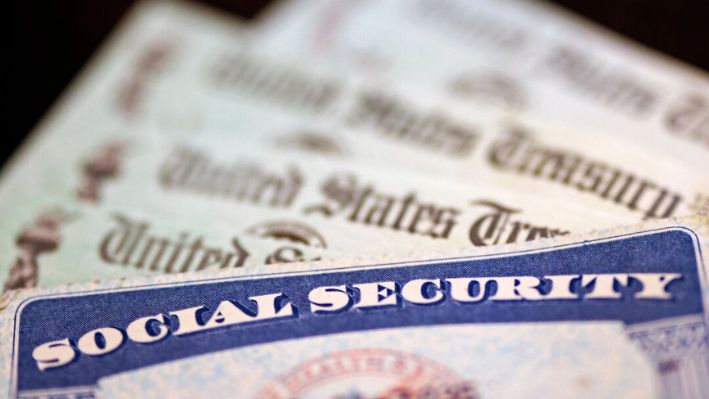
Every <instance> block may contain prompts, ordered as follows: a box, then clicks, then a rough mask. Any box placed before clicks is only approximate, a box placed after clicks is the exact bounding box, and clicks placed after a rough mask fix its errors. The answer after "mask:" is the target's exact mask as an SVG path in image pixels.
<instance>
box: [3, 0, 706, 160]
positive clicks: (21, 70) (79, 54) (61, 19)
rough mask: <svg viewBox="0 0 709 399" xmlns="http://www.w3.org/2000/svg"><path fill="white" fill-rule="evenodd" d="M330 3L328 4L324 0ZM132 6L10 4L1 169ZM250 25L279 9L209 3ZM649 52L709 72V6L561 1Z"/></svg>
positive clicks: (59, 0) (110, 0) (84, 1)
mask: <svg viewBox="0 0 709 399" xmlns="http://www.w3.org/2000/svg"><path fill="white" fill-rule="evenodd" d="M324 1H325V0H324ZM133 2H134V1H132V0H43V1H31V0H30V1H23V0H12V1H10V51H9V54H7V55H6V57H5V62H6V63H8V64H10V72H9V74H7V75H6V78H7V79H8V80H9V83H10V84H9V87H10V89H9V93H8V94H9V95H7V96H6V99H7V100H6V101H8V103H7V105H6V106H5V107H6V109H7V110H9V112H7V113H6V115H7V118H8V119H9V121H10V123H9V125H10V126H9V129H8V130H9V131H6V133H5V134H4V143H3V146H2V150H1V151H0V164H2V163H4V161H5V160H6V158H7V157H8V156H9V155H10V154H11V153H12V151H13V150H14V149H15V148H16V147H17V145H18V144H19V143H20V142H21V141H22V139H23V138H24V137H25V136H26V135H27V133H29V131H30V130H31V129H32V127H33V126H34V125H35V123H37V122H38V120H39V118H41V116H42V115H43V114H44V113H45V112H46V111H47V109H48V108H49V107H50V105H51V104H52V103H53V102H54V101H55V100H56V99H57V97H58V96H59V94H60V93H61V91H62V90H63V89H64V87H65V86H66V85H67V84H68V83H69V81H70V80H71V79H72V77H74V75H76V73H77V72H78V71H79V69H80V68H81V66H82V65H83V64H84V63H85V62H86V60H87V59H88V58H89V57H90V56H91V54H92V52H93V51H94V50H95V49H96V48H97V47H98V46H99V44H100V43H101V42H102V41H103V39H104V38H105V37H106V36H107V35H108V33H109V32H110V31H111V28H113V26H114V25H115V24H116V22H117V21H118V20H119V18H120V17H121V16H122V15H123V14H124V13H125V11H126V10H127V9H128V8H129V7H130V5H131V4H132V3H133ZM201 2H202V3H207V4H211V5H213V6H216V7H218V8H221V9H223V10H225V11H228V12H231V13H234V14H237V15H240V16H242V17H245V18H251V17H253V16H255V15H257V14H258V12H259V11H261V10H263V9H264V8H266V6H268V5H269V4H271V3H275V2H276V1H269V0H232V1H229V0H203V1H201ZM554 2H555V3H558V4H561V5H563V6H564V7H566V8H568V9H571V10H573V11H575V12H577V13H579V14H582V15H584V16H586V17H588V18H590V19H592V20H595V21H596V22H598V23H600V24H602V25H605V26H607V27H609V28H611V29H613V30H615V31H617V32H620V33H622V34H624V35H626V36H628V37H630V38H633V39H635V40H636V41H638V42H641V43H643V44H645V45H646V46H649V47H652V48H655V49H656V50H659V51H661V52H664V53H666V54H669V55H672V56H674V57H676V58H679V59H681V60H683V61H685V62H686V63H689V64H693V65H695V66H697V67H699V68H701V69H704V70H705V71H709V1H706V0H703V1H673V0H555V1H554Z"/></svg>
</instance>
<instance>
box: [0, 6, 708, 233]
mask: <svg viewBox="0 0 709 399" xmlns="http://www.w3.org/2000/svg"><path fill="white" fill-rule="evenodd" d="M184 8H185V6H184V5H179V3H178V4H177V5H176V4H175V3H148V4H144V5H142V6H140V7H139V8H138V9H137V10H135V11H134V13H133V14H132V15H133V16H132V17H131V18H130V19H129V20H128V22H127V23H126V24H124V26H123V28H122V29H120V30H119V33H118V34H117V35H116V36H115V37H114V38H113V39H112V40H111V41H110V42H109V45H108V46H107V47H106V48H105V49H104V50H103V51H102V52H101V54H100V55H99V57H98V58H97V59H96V60H95V61H94V62H93V63H92V64H91V65H90V66H89V68H88V69H87V70H86V71H85V72H84V73H82V76H81V78H80V79H79V81H78V82H77V83H76V84H75V85H74V86H73V87H72V90H71V91H70V92H69V93H68V94H67V95H66V96H65V97H64V99H63V100H62V101H61V102H60V104H59V105H58V106H57V107H55V109H54V111H53V112H52V114H50V116H49V117H48V118H46V119H45V120H44V121H43V123H42V124H41V126H40V128H39V129H38V130H37V131H36V132H35V134H34V135H33V137H32V140H30V142H29V143H28V144H27V145H25V147H24V148H23V151H21V152H20V153H19V154H18V155H17V156H16V157H15V159H13V162H12V163H11V164H10V165H9V167H8V168H6V173H5V176H4V179H3V183H2V185H0V201H2V202H3V203H8V201H9V200H8V198H14V200H18V199H20V198H24V199H25V201H27V203H28V204H31V203H32V202H31V201H32V198H36V197H34V195H36V194H37V192H36V191H31V193H32V195H33V196H23V195H22V194H20V192H21V191H22V190H20V188H22V187H24V188H27V187H26V186H27V185H26V184H25V182H26V181H33V182H37V185H38V186H39V187H42V189H47V190H52V189H57V188H59V189H62V187H63V186H64V185H65V179H64V178H62V176H64V175H66V173H67V171H68V169H67V168H68V167H69V165H73V164H74V163H73V162H74V161H73V159H75V158H73V157H74V154H77V152H82V153H85V152H88V151H90V149H89V148H88V147H92V148H94V150H96V149H97V148H99V147H101V146H104V145H105V146H108V147H111V146H110V145H109V144H108V142H109V141H110V140H115V139H116V137H118V138H119V140H118V141H120V139H127V138H130V137H134V138H135V140H137V141H140V140H151V139H152V136H155V134H151V133H148V132H161V133H162V136H166V137H167V136H169V137H172V139H174V140H179V139H182V138H192V139H199V140H200V142H205V143H206V142H209V143H211V144H215V145H218V146H223V147H227V148H231V147H234V148H236V147H238V148H248V147H251V146H254V145H256V146H258V147H264V146H271V147H277V148H280V149H284V148H285V149H286V150H293V149H307V150H309V151H311V152H313V151H315V152H325V153H327V154H330V155H333V156H342V157H350V158H351V159H352V160H353V161H355V162H367V163H374V164H376V163H380V164H382V165H384V164H388V165H399V166H403V167H404V168H406V169H411V170H412V171H415V172H419V173H420V172H431V173H435V174H436V175H441V174H445V175H450V176H452V177H455V176H462V177H464V178H465V180H464V183H465V184H469V185H478V184H479V183H480V182H481V181H494V182H495V183H498V184H501V185H508V186H510V187H514V189H515V190H517V191H519V192H543V193H545V195H546V196H547V197H549V198H552V199H555V200H559V201H561V202H563V203H564V204H567V203H569V202H573V203H576V204H577V205H578V206H579V207H581V206H584V207H587V208H589V209H596V210H602V209H607V208H614V209H615V210H616V211H617V212H619V214H622V215H623V216H626V215H632V216H633V217H635V218H637V219H636V220H638V219H641V218H653V217H668V216H673V215H678V214H687V213H693V212H695V211H696V210H697V209H700V208H701V206H702V204H703V203H704V202H706V195H704V194H702V193H703V192H705V191H706V188H705V186H706V179H704V178H703V177H704V176H703V175H702V174H701V172H697V171H696V170H693V169H688V168H685V167H684V166H683V165H679V164H678V163H676V162H674V160H668V159H666V158H665V157H663V156H661V155H660V154H656V153H653V152H649V151H642V150H641V149H636V148H635V147H634V146H633V145H632V144H631V143H625V142H621V141H618V140H612V141H611V140H610V139H608V140H606V139H605V137H606V136H604V135H598V136H594V137H593V138H586V139H583V138H582V136H580V135H578V134H576V135H574V132H573V130H559V131H556V133H552V131H551V130H550V129H546V127H544V128H542V127H540V128H539V129H537V128H534V129H532V131H531V132H530V131H529V129H530V128H529V127H527V128H524V129H523V128H520V127H519V126H518V125H517V124H513V127H510V126H507V125H506V126H504V127H500V126H497V125H495V124H494V123H495V122H494V121H493V119H494V118H491V117H489V114H486V113H478V112H473V111H466V110H465V109H462V110H461V111H460V112H455V115H453V116H451V115H448V114H447V113H446V112H445V111H443V109H445V110H447V109H448V108H450V109H451V110H452V109H454V108H455V104H451V103H449V102H444V103H440V104H439V105H436V104H437V103H438V101H437V100H436V99H435V98H434V96H431V95H429V94H428V93H426V92H415V91H413V89H411V90H410V91H407V92H401V93H399V92H398V91H397V90H395V88H394V87H390V86H393V83H389V84H386V85H385V84H381V85H376V83H377V82H369V83H368V84H366V82H360V83H358V82H359V81H358V80H356V79H354V80H351V81H350V80H338V79H335V78H333V77H328V76H327V75H323V74H324V71H322V70H315V69H314V70H312V71H306V70H295V69H293V68H290V67H287V66H284V65H285V64H283V63H281V64H269V63H264V62H266V61H265V60H262V59H261V58H259V57H256V58H254V57H252V56H250V55H249V54H248V53H244V52H243V51H238V50H237V48H238V47H240V46H241V45H240V44H239V43H241V42H243V40H240V37H239V36H238V35H235V34H234V33H233V32H234V30H235V29H234V28H233V27H232V25H231V24H228V23H224V21H222V20H221V19H219V18H216V17H210V16H209V15H207V14H205V13H204V12H200V11H199V10H194V11H193V10H191V9H187V10H185V9H184ZM321 73H322V74H321ZM333 79H334V80H333ZM374 87H377V89H382V90H383V92H380V90H376V91H375V90H374V89H373V88H374ZM410 102H411V103H410ZM459 108H460V107H459ZM468 116H475V118H477V119H473V120H468V119H466V117H468ZM458 119H460V121H459V120H458ZM315 120H317V121H318V122H315ZM477 125H482V126H477ZM146 126H152V127H153V129H149V128H146ZM313 128H317V130H321V132H318V131H317V130H316V131H315V132H313V131H312V129H313ZM500 130H504V132H500ZM538 130H541V131H538ZM322 131H324V132H325V134H323V133H322ZM340 131H342V132H340ZM185 136H186V137H185ZM569 137H572V138H573V139H569ZM557 141H559V143H557ZM254 142H256V144H254ZM561 143H563V144H561ZM117 146H119V147H120V145H117ZM114 147H115V146H114ZM137 147H138V148H145V147H143V146H142V145H140V144H138V145H137ZM247 151H251V149H247ZM120 152H121V151H120V149H119V150H116V149H110V148H107V149H106V155H105V157H107V158H112V157H113V158H115V156H116V155H115V153H120ZM61 156H64V157H72V161H68V160H65V162H61V161H59V162H57V163H54V164H52V166H51V167H47V166H46V165H47V164H49V163H50V162H49V161H47V160H48V159H50V158H53V159H55V160H56V159H58V157H61ZM101 157H103V155H100V154H99V156H98V158H99V160H98V161H97V162H95V163H89V165H88V166H85V168H86V170H85V174H86V175H88V176H87V177H86V178H85V179H86V180H87V181H88V182H87V183H86V184H88V186H92V184H94V183H93V182H95V181H102V180H106V179H107V178H110V176H111V173H113V172H112V170H113V169H112V166H111V165H110V162H109V165H108V166H106V165H105V164H104V162H103V161H101V160H100V158H101ZM104 168H106V169H104ZM77 184H78V183H77ZM137 187H139V186H135V188H134V189H135V190H138V188H137ZM90 191H91V189H88V191H87V192H86V193H85V196H89V197H91V196H92V194H91V193H90ZM23 203H24V202H23ZM6 208H8V207H7V206H6ZM554 209H558V206H554ZM32 217H33V216H32ZM618 221H619V222H622V221H623V220H620V219H619V220H618Z"/></svg>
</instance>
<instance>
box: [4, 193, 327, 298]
mask: <svg viewBox="0 0 709 399" xmlns="http://www.w3.org/2000/svg"><path fill="white" fill-rule="evenodd" d="M36 208H37V209H30V212H36V214H35V215H34V217H33V218H30V219H27V220H25V221H24V223H19V219H16V218H13V219H11V218H9V217H7V218H5V219H4V223H3V225H2V228H1V229H0V236H2V244H0V247H2V253H3V254H4V255H3V256H2V263H3V264H2V266H1V267H0V270H1V271H2V280H3V281H4V283H3V287H4V291H7V290H13V289H20V288H32V287H36V286H41V287H47V286H53V285H60V284H69V283H76V282H87V281H93V280H98V279H111V278H127V277H136V276H143V275H157V274H164V273H182V272H188V271H214V270H229V269H233V268H248V269H251V268H258V267H263V266H264V265H268V264H271V263H282V262H292V261H296V260H306V259H307V260H317V259H320V258H321V256H322V253H321V252H322V248H321V247H319V246H318V245H317V244H318V243H315V242H313V243H307V242H296V241H295V240H294V239H289V238H290V237H289V236H286V237H279V236H276V235H275V234H270V235H267V234H266V233H264V232H263V231H255V230H253V229H257V228H259V227H261V228H262V229H265V228H267V227H269V226H270V225H269V224H268V223H261V224H260V225H259V224H258V223H256V220H257V219H256V217H254V218H251V219H252V220H250V222H251V223H252V225H245V224H246V223H248V222H249V220H243V219H246V218H240V219H237V220H234V221H232V222H231V223H226V222H223V221H220V220H219V219H214V220H213V221H207V220H204V219H201V218H198V217H197V218H195V217H192V216H191V215H190V214H189V212H187V213H185V212H174V211H171V210H169V209H165V208H160V207H156V208H155V209H152V210H151V209H149V208H148V207H142V208H140V209H136V208H135V207H131V208H129V209H126V208H121V207H116V206H112V205H110V204H104V205H101V206H98V205H87V204H82V203H76V202H68V203H64V204H61V205H60V203H59V202H53V203H52V206H48V207H45V208H42V207H41V206H37V207H36ZM18 213H19V214H20V215H22V216H24V215H32V213H28V214H27V213H25V211H24V209H22V210H18ZM22 216H21V217H22ZM257 217H258V215H257ZM262 217H264V221H268V220H269V219H267V218H266V217H265V216H263V215H262ZM277 227H278V228H279V229H280V230H278V231H280V232H287V231H288V228H291V229H294V228H297V227H301V226H299V225H296V224H295V223H293V222H291V223H290V224H286V223H280V224H278V225H277ZM272 228H273V229H275V228H276V227H275V226H274V227H272ZM297 233H300V234H299V235H298V236H296V235H295V234H291V236H292V237H301V236H302V237H308V236H306V234H305V233H307V232H303V231H297ZM311 233H312V232H311ZM306 244H309V245H306Z"/></svg>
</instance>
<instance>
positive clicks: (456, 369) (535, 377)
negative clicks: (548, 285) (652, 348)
mask: <svg viewBox="0 0 709 399" xmlns="http://www.w3.org/2000/svg"><path fill="white" fill-rule="evenodd" d="M656 382H657V379H656V378H655V375H654V370H653V369H652V367H651V366H650V363H649V362H648V361H647V359H645V358H644V357H643V356H642V354H641V353H640V351H639V350H638V348H637V347H636V346H635V345H632V344H631V343H630V342H629V340H628V338H627V337H626V336H625V334H624V331H623V328H622V324H621V323H619V322H598V321H597V322H556V323H499V324H486V325H482V324H478V325H443V326H435V327H405V328H386V329H380V330H375V331H366V332H351V333H339V334H333V335H328V336H318V337H308V338H299V339H297V340H289V341H284V342H278V343H268V344H259V345H254V346H249V347H245V348H241V349H235V350H234V349H233V350H225V351H220V352H218V353H216V354H209V355H202V356H197V357H191V358H187V359H184V360H179V361H174V362H169V363H166V364H163V365H158V366H152V367H147V368H142V369H139V370H137V371H132V372H126V373H121V374H117V375H115V376H109V377H104V378H102V379H100V380H99V382H98V389H97V392H96V397H98V398H101V399H108V398H111V399H118V398H136V397H139V398H161V397H170V398H175V399H178V398H199V397H205V395H209V396H210V397H218V398H224V397H231V396H232V395H233V392H239V395H240V396H239V397H241V398H262V399H266V398H270V399H277V398H282V399H286V398H344V397H347V398H392V397H394V398H435V399H478V398H518V397H519V394H520V392H524V396H525V397H545V398H569V397H572V398H613V397H615V398H638V399H647V398H653V397H659V395H658V393H657V391H656V390H655V388H656V386H657V384H656Z"/></svg>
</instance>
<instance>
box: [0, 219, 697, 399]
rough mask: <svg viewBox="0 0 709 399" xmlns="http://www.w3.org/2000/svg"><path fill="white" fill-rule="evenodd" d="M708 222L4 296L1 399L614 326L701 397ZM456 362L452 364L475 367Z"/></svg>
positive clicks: (679, 393)
mask: <svg viewBox="0 0 709 399" xmlns="http://www.w3.org/2000/svg"><path fill="white" fill-rule="evenodd" d="M708 224H709V217H707V216H697V217H693V218H685V219H674V220H665V221H657V222H652V223H648V224H644V225H641V226H636V227H635V228H623V229H619V230H611V231H606V232H601V233H594V234H589V235H583V236H569V237H566V238H563V239H559V240H552V241H541V242H540V243H537V244H532V245H531V246H525V247H520V248H509V247H500V248H502V249H501V250H500V249H490V251H491V252H490V253H489V254H487V255H480V256H464V254H452V253H451V254H447V255H446V256H441V255H430V256H423V255H420V256H419V257H418V258H413V257H412V258H413V259H416V261H408V262H405V261H390V260H385V261H378V262H369V263H367V262H363V261H359V262H347V261H340V262H332V263H325V264H322V265H308V264H299V265H293V264H289V265H283V266H278V267H275V266H274V269H273V271H274V273H273V274H264V275H256V276H247V275H243V272H240V271H236V272H233V274H231V275H229V276H227V277H223V276H218V277H210V276H196V275H186V276H184V275H183V276H179V277H158V278H153V279H148V280H136V281H123V282H108V283H97V284H94V285H77V286H67V287H64V288H57V289H53V290H52V289H50V290H44V291H24V292H22V291H20V292H10V293H9V295H8V297H7V298H6V302H7V305H5V306H4V310H3V311H2V319H1V320H0V323H2V325H1V326H0V331H2V334H3V342H4V343H6V344H5V345H3V347H2V353H1V354H0V365H1V366H2V367H3V369H2V371H3V373H4V374H5V376H6V377H7V378H6V379H3V381H7V386H5V387H2V389H4V390H5V392H8V393H9V395H10V396H11V397H24V398H32V397H46V396H47V395H51V396H53V397H54V396H57V397H75V396H76V395H83V396H86V397H91V396H92V395H93V393H94V392H95V388H96V384H97V383H98V381H99V380H100V379H101V378H104V377H107V376H110V375H114V374H117V373H122V372H127V371H131V370H136V369H140V368H143V367H147V366H152V365H157V364H161V363H166V362H169V361H175V360H179V359H185V358H189V357H193V356H197V355H204V354H209V353H214V352H220V351H224V350H231V349H236V348H240V347H247V346H251V345H257V344H267V343H274V342H278V341H285V340H297V339H301V338H309V337H317V336H327V335H331V334H339V333H352V332H362V333H366V332H367V331H372V330H379V329H401V330H402V331H404V330H405V329H406V328H410V327H419V326H443V325H471V324H492V323H510V322H514V323H532V324H535V323H541V322H547V323H553V322H571V321H618V322H621V323H623V324H624V326H625V327H624V329H625V331H626V333H627V335H628V337H629V338H630V339H631V340H632V341H634V343H635V345H637V346H638V347H639V348H640V349H641V350H642V352H643V353H644V356H646V357H647V359H649V360H650V361H652V362H653V363H654V364H655V367H656V369H657V370H658V373H659V378H660V380H661V383H662V386H663V389H665V390H666V391H667V392H668V395H666V396H668V397H701V396H700V395H701V394H702V392H709V390H708V389H707V381H709V379H707V378H705V377H706V374H707V368H706V364H707V360H708V357H709V355H708V353H707V335H706V306H707V295H706V286H707V271H706V266H705V263H704V260H703V255H702V253H703V252H705V251H706V246H707V243H708V242H709V241H708V240H707V234H709V228H708V227H709V226H708ZM493 251H497V252H493ZM499 251H503V252H499ZM316 268H319V269H321V270H315V269H316ZM239 273H241V274H239ZM441 344H442V345H443V344H445V341H444V340H441ZM464 349H465V348H461V350H460V355H461V356H474V354H466V352H465V350H464ZM3 383H5V382H3ZM72 395H74V396H72Z"/></svg>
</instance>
